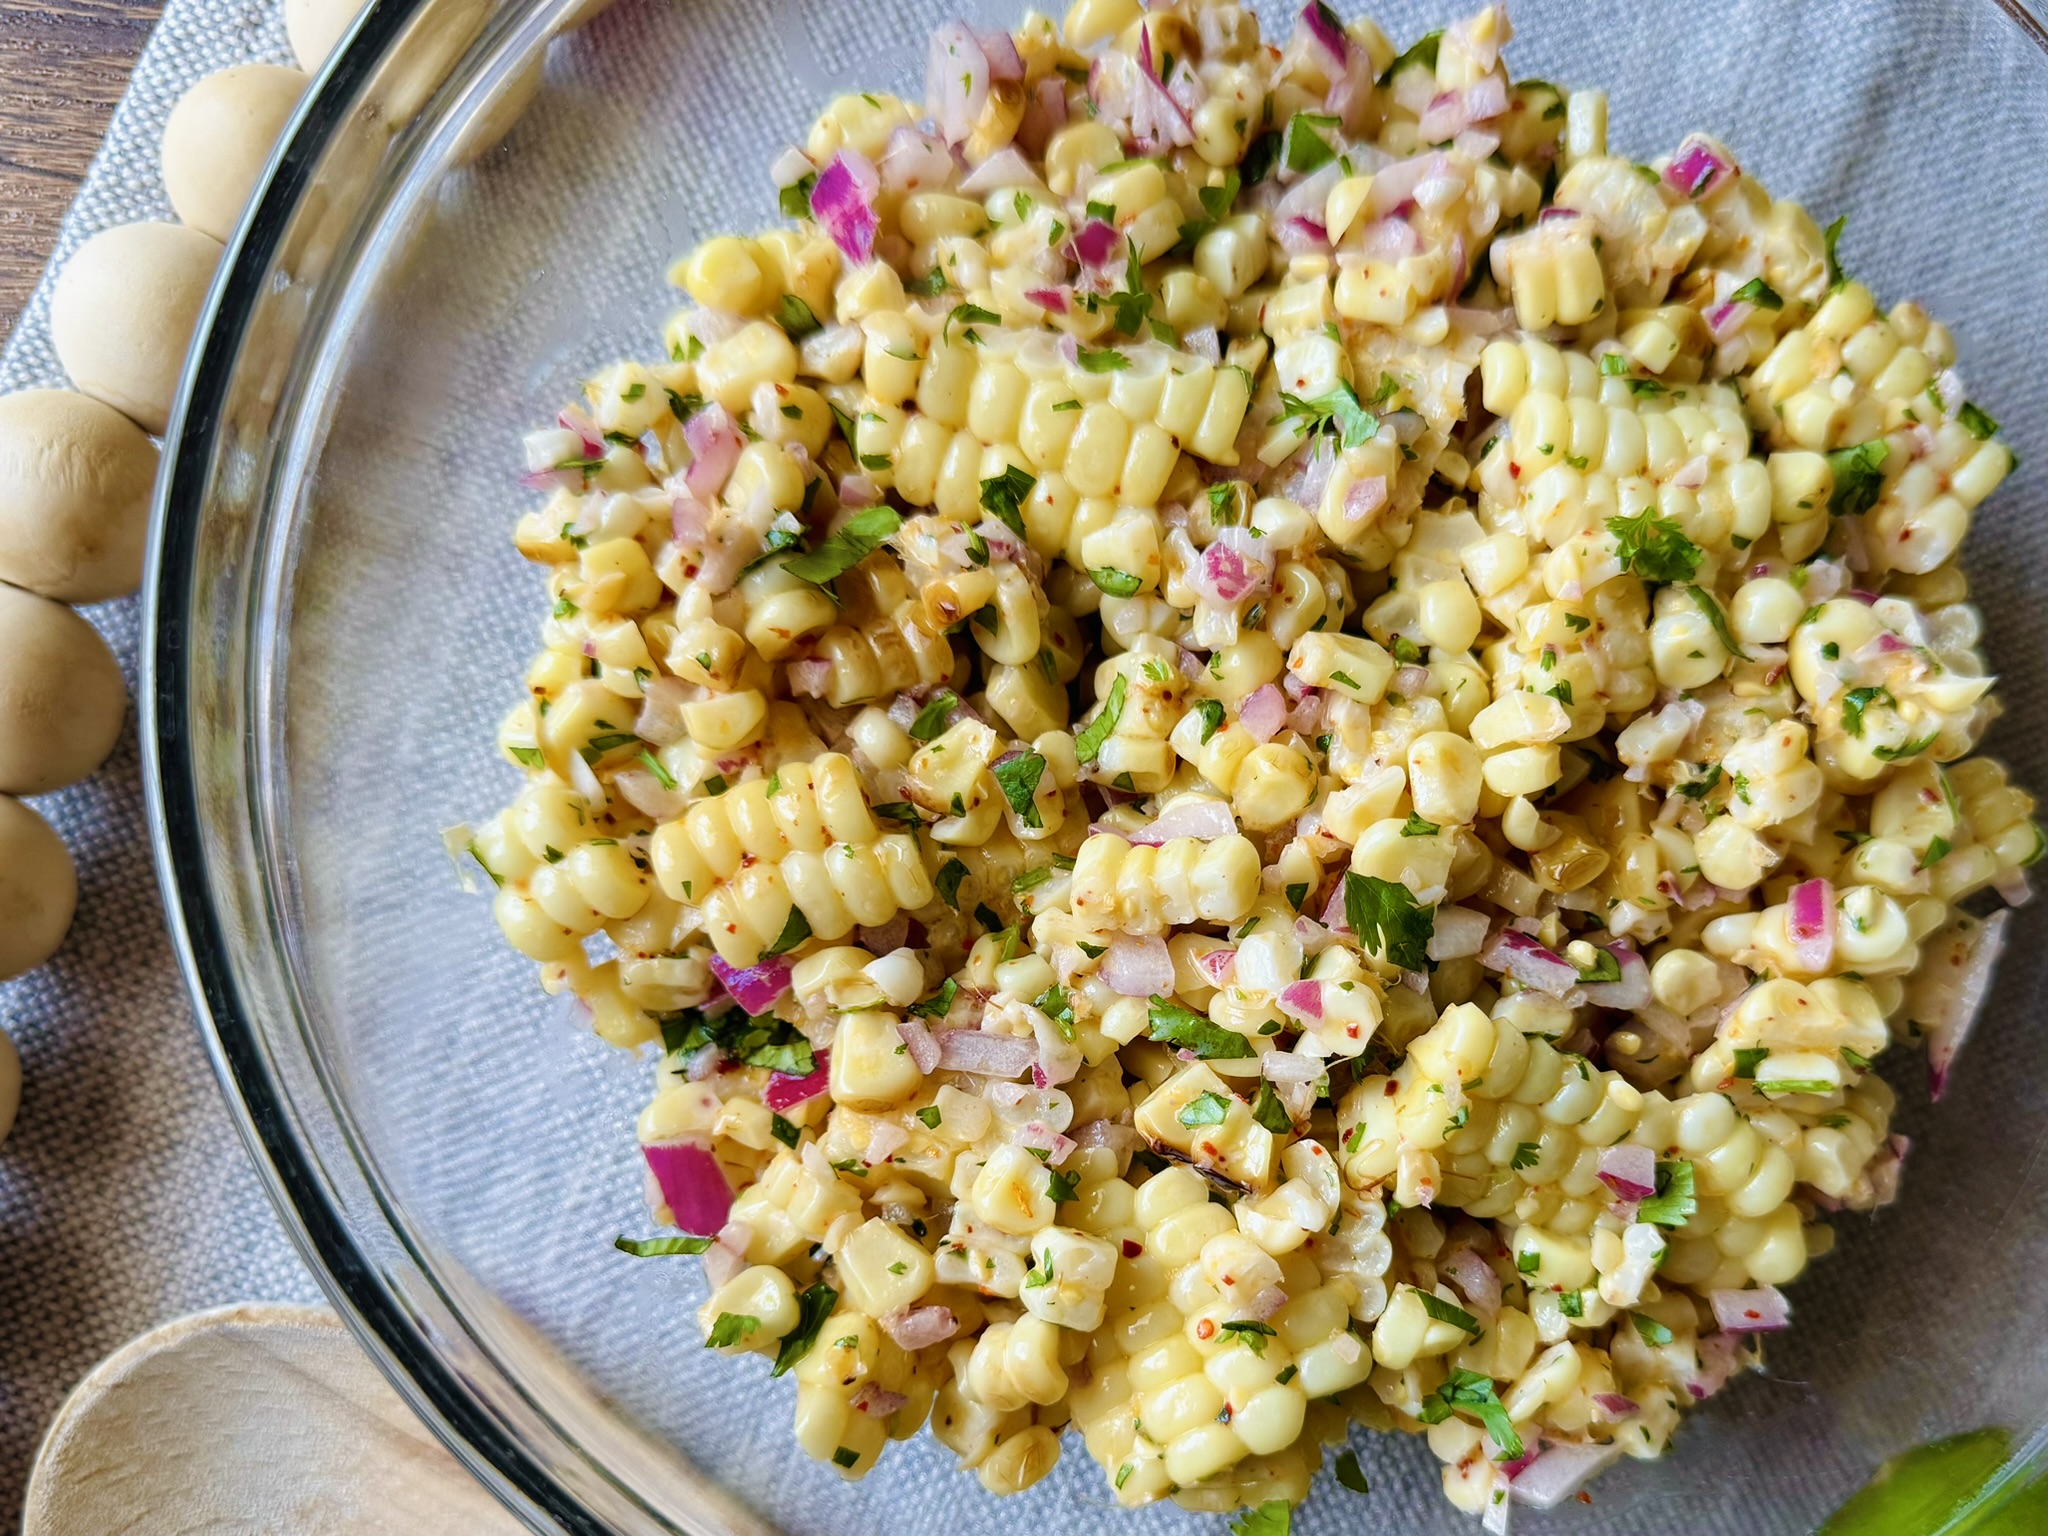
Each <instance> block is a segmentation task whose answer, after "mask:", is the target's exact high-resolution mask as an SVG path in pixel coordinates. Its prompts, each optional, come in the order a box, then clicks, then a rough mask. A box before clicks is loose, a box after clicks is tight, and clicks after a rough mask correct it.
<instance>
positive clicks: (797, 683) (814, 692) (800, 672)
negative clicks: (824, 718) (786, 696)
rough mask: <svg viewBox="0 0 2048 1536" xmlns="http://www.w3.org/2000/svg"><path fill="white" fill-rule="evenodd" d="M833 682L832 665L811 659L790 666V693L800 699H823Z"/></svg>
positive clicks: (793, 662)
mask: <svg viewBox="0 0 2048 1536" xmlns="http://www.w3.org/2000/svg"><path fill="white" fill-rule="evenodd" d="M831 681H832V663H831V662H829V661H825V660H822V659H819V658H817V657H811V658H808V659H806V660H803V661H792V662H791V663H790V664H789V691H790V692H791V693H792V694H795V695H796V696H797V697H798V698H808V699H822V698H823V697H824V696H825V688H826V686H827V685H828V684H829V683H830V682H831Z"/></svg>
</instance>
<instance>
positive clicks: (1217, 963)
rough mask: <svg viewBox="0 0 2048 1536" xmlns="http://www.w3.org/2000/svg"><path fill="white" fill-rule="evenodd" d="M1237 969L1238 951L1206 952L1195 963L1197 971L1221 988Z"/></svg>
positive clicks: (1223, 949) (1215, 950)
mask: <svg viewBox="0 0 2048 1536" xmlns="http://www.w3.org/2000/svg"><path fill="white" fill-rule="evenodd" d="M1236 968H1237V951H1236V950H1234V949H1229V948H1221V949H1211V950H1205V951H1203V953H1202V954H1201V955H1200V956H1199V957H1198V958H1197V959H1196V961H1195V969H1196V970H1198V971H1200V972H1201V973H1202V974H1203V975H1204V976H1206V977H1208V978H1209V980H1210V981H1212V982H1214V983H1215V984H1216V985H1217V986H1219V987H1220V986H1222V985H1223V984H1224V983H1225V982H1226V981H1228V980H1229V979H1230V976H1231V972H1233V971H1234V970H1236Z"/></svg>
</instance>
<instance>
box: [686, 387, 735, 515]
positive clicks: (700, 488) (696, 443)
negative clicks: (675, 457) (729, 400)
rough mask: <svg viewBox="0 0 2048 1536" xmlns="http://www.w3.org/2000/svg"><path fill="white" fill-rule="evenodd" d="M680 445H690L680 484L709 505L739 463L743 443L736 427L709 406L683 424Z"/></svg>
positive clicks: (726, 413) (721, 410) (720, 408)
mask: <svg viewBox="0 0 2048 1536" xmlns="http://www.w3.org/2000/svg"><path fill="white" fill-rule="evenodd" d="M683 441H684V442H686V443H688V444H689V445H690V453H691V455H692V457H691V460H690V467H689V468H688V469H687V470H685V471H684V472H683V483H684V484H686V485H688V486H689V488H690V494H691V495H692V496H695V497H696V498H698V499H699V500H700V501H709V500H710V499H711V498H712V497H714V496H716V495H717V494H718V493H719V491H721V490H722V489H724V487H725V482H726V480H727V479H728V478H729V477H730V476H731V474H732V467H733V465H735V464H737V463H739V461H740V450H741V449H742V448H744V447H746V441H745V439H743V438H742V437H741V436H740V429H739V423H737V422H736V421H734V420H733V419H732V413H731V412H730V411H728V410H727V409H726V408H725V407H724V406H722V405H718V404H716V403H713V404H711V405H707V406H705V407H704V409H702V410H701V411H698V412H697V413H696V414H695V415H694V416H692V417H691V418H690V419H689V420H688V421H686V422H685V423H683Z"/></svg>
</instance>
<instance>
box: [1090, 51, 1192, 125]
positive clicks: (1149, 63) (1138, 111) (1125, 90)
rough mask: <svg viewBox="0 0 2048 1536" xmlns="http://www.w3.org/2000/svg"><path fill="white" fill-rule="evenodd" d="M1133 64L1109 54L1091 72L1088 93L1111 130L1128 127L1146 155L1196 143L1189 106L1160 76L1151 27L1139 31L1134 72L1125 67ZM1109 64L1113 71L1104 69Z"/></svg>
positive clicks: (1118, 56) (1125, 58)
mask: <svg viewBox="0 0 2048 1536" xmlns="http://www.w3.org/2000/svg"><path fill="white" fill-rule="evenodd" d="M1112 61H1117V62H1115V63H1112ZM1129 63H1130V58H1129V55H1127V54H1122V53H1116V52H1110V53H1105V54H1103V55H1102V56H1101V57H1100V58H1098V59H1097V60H1096V61H1095V63H1094V64H1093V65H1092V66H1091V67H1090V68H1089V71H1088V94H1089V95H1090V96H1092V97H1094V98H1095V103H1096V105H1097V106H1098V107H1100V108H1102V110H1103V115H1104V116H1105V117H1107V118H1109V119H1111V126H1112V127H1114V126H1116V123H1117V122H1119V121H1121V122H1123V123H1125V124H1127V125H1128V127H1129V130H1130V132H1129V137H1130V138H1131V139H1132V141H1133V142H1135V143H1136V145H1137V146H1138V148H1139V149H1140V150H1141V151H1142V152H1143V153H1145V154H1157V153H1159V152H1160V151H1161V150H1166V149H1173V148H1179V147H1182V146H1185V145H1189V144H1192V143H1194V142H1195V125H1194V123H1193V122H1192V121H1191V120H1190V119H1189V117H1188V110H1187V108H1186V107H1184V106H1182V105H1181V103H1180V102H1179V101H1177V100H1176V99H1175V98H1174V95H1173V93H1172V92H1171V91H1169V90H1167V88H1166V82H1165V81H1164V80H1162V79H1160V77H1159V68H1158V65H1157V64H1156V63H1155V62H1154V61H1153V55H1152V29H1151V28H1150V27H1140V28H1139V29H1138V57H1137V62H1136V69H1135V70H1131V69H1128V68H1126V67H1125V66H1127V65H1128V64H1129ZM1106 65H1108V66H1111V67H1109V68H1105V67H1104V66H1106ZM1098 79H1100V80H1102V81H1103V91H1104V93H1105V94H1098V93H1097V88H1096V82H1097V80H1098ZM1105 95H1106V96H1107V99H1106V100H1105ZM1119 108H1121V110H1119Z"/></svg>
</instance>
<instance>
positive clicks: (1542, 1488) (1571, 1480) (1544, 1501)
mask: <svg viewBox="0 0 2048 1536" xmlns="http://www.w3.org/2000/svg"><path fill="white" fill-rule="evenodd" d="M1620 1459H1621V1445H1620V1443H1619V1442H1616V1443H1615V1444H1612V1445H1579V1444H1575V1443H1572V1442H1569V1441H1566V1442H1556V1441H1551V1442H1546V1443H1545V1445H1544V1447H1543V1449H1542V1451H1541V1452H1539V1453H1538V1455H1537V1457H1536V1459H1535V1460H1534V1461H1532V1462H1530V1463H1529V1465H1528V1466H1526V1467H1524V1468H1522V1470H1521V1471H1520V1472H1517V1473H1516V1474H1515V1477H1514V1480H1513V1481H1512V1482H1510V1483H1509V1484H1508V1491H1509V1492H1510V1493H1511V1494H1513V1495H1514V1500H1515V1502H1516V1503H1517V1504H1527V1505H1528V1506H1529V1507H1530V1508H1532V1509H1555V1508H1556V1507H1557V1506H1558V1505H1560V1504H1562V1503H1563V1502H1564V1501H1565V1500H1566V1499H1568V1498H1570V1497H1571V1496H1572V1495H1573V1494H1575V1493H1577V1492H1578V1491H1579V1489H1580V1487H1581V1486H1582V1485H1583V1484H1584V1483H1585V1481H1586V1479H1587V1478H1589V1477H1592V1476H1593V1475H1594V1474H1595V1473H1597V1472H1600V1471H1601V1470H1603V1469H1604V1468H1607V1467H1610V1466H1612V1465H1613V1464H1614V1463H1615V1462H1617V1461H1619V1460H1620Z"/></svg>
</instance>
